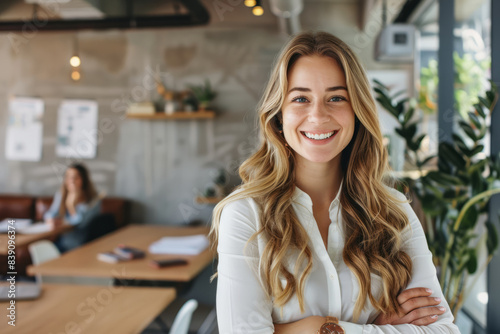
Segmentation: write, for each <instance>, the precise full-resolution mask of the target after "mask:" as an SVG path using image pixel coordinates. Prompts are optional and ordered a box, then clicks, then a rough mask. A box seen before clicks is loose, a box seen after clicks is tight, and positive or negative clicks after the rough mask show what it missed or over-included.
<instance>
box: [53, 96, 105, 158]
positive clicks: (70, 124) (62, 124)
mask: <svg viewBox="0 0 500 334" xmlns="http://www.w3.org/2000/svg"><path fill="white" fill-rule="evenodd" d="M97 113H98V105H97V102H96V101H92V100H64V101H63V102H62V103H61V105H60V106H59V111H58V119H57V147H56V154H57V156H59V157H65V158H78V159H93V158H95V156H96V152H97V139H98V138H97V117H98V114H97Z"/></svg>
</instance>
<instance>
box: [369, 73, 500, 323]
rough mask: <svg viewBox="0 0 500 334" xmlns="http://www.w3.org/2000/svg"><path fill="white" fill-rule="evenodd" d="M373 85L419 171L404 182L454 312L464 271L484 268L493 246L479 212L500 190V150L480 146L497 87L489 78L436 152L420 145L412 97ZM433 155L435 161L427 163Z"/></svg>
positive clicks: (462, 296)
mask: <svg viewBox="0 0 500 334" xmlns="http://www.w3.org/2000/svg"><path fill="white" fill-rule="evenodd" d="M374 90H375V94H376V99H377V101H378V102H379V103H380V104H381V106H382V107H383V108H384V109H386V110H387V111H388V112H389V113H390V114H391V115H393V116H394V117H395V118H396V120H397V121H398V123H399V127H398V128H396V132H397V133H398V135H399V136H401V137H402V138H403V139H404V141H405V143H406V148H405V160H406V161H407V163H408V165H410V166H412V167H413V169H415V170H417V171H418V175H420V176H419V177H418V178H415V179H413V178H410V177H406V178H405V179H404V181H405V182H404V183H405V184H406V187H407V189H406V190H407V191H408V192H410V193H411V194H413V198H412V200H413V201H414V202H416V203H417V204H420V205H421V208H422V210H423V212H424V215H423V217H421V220H422V224H423V227H424V230H425V231H426V237H427V242H428V244H429V249H430V250H431V252H432V254H433V261H434V264H435V265H436V266H437V269H438V276H439V279H440V284H441V288H442V289H443V293H444V296H445V298H446V300H447V301H448V303H449V305H450V308H451V310H452V312H453V314H454V315H455V316H456V315H457V313H458V311H459V310H460V309H461V307H462V306H463V303H464V302H465V300H466V298H467V296H468V293H469V292H470V289H471V287H472V285H473V283H474V282H472V284H470V283H471V282H469V277H470V276H471V275H473V274H475V273H478V274H479V273H481V272H483V271H484V270H485V269H486V267H487V265H488V263H489V262H490V261H491V259H492V257H493V255H494V253H495V251H496V250H497V248H498V233H497V231H496V228H495V226H494V225H493V224H492V223H491V222H487V221H485V219H484V218H485V217H486V214H487V210H488V207H487V204H488V201H489V199H490V197H491V196H493V195H494V194H498V193H500V186H499V185H498V182H499V180H500V154H499V155H498V156H497V157H496V159H492V157H490V156H488V155H487V154H485V153H484V152H483V151H484V144H483V141H484V137H485V135H486V134H487V132H488V128H489V127H488V125H487V122H486V120H487V119H488V118H489V117H490V114H491V111H492V110H493V107H494V105H495V104H496V102H497V99H498V94H497V88H496V86H495V84H494V83H493V82H491V89H490V90H488V91H487V92H486V96H485V97H479V98H478V101H479V102H477V103H475V104H474V110H473V111H470V112H468V114H467V117H466V118H464V117H462V116H461V115H460V121H459V122H458V124H459V127H460V129H459V130H460V132H455V133H454V134H453V142H451V143H447V142H444V143H440V144H439V153H438V155H437V156H425V154H423V152H422V150H421V144H422V141H423V139H424V138H425V137H426V135H425V134H420V135H418V134H417V125H418V121H415V120H414V115H415V111H416V108H415V105H416V103H414V101H409V100H408V99H402V98H397V97H396V96H395V95H391V94H390V92H389V90H388V89H387V88H386V87H385V86H384V85H383V84H381V83H380V82H378V81H375V87H374ZM398 95H399V94H398ZM435 158H437V166H436V164H434V167H431V166H430V165H431V162H435V160H436V159H435ZM485 248H486V252H487V258H486V259H485V260H484V261H483V263H480V260H479V258H478V254H479V253H480V251H481V250H482V249H485ZM477 276H479V275H477ZM477 276H476V277H477Z"/></svg>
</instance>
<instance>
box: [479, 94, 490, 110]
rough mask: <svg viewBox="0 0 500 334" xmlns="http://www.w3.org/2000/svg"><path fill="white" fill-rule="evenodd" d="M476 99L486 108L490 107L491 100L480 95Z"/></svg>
mask: <svg viewBox="0 0 500 334" xmlns="http://www.w3.org/2000/svg"><path fill="white" fill-rule="evenodd" d="M478 99H479V101H480V102H481V104H483V105H484V106H485V107H486V108H488V109H490V107H491V102H490V101H488V100H486V99H485V98H484V97H482V96H479V97H478Z"/></svg>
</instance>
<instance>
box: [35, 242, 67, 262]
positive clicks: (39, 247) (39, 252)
mask: <svg viewBox="0 0 500 334" xmlns="http://www.w3.org/2000/svg"><path fill="white" fill-rule="evenodd" d="M28 250H29V252H30V255H31V261H33V264H34V265H37V264H41V263H44V262H46V261H49V260H53V259H56V258H58V257H59V256H61V253H60V252H59V250H58V249H57V247H56V246H55V245H54V243H53V242H51V241H49V240H40V241H36V242H34V243H32V244H30V245H29V246H28Z"/></svg>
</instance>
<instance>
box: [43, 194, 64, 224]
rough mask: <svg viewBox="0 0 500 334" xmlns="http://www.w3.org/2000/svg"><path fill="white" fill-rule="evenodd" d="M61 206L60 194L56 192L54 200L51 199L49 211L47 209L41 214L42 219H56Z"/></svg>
mask: <svg viewBox="0 0 500 334" xmlns="http://www.w3.org/2000/svg"><path fill="white" fill-rule="evenodd" d="M60 206H61V193H60V192H59V191H58V192H56V194H55V195H54V198H53V199H52V204H51V205H50V209H48V210H47V211H46V212H45V213H44V214H43V219H44V220H46V219H50V218H56V217H58V216H59V207H60Z"/></svg>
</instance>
